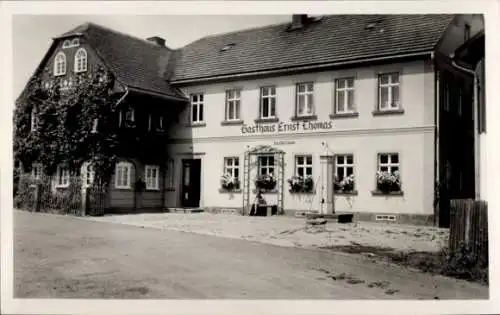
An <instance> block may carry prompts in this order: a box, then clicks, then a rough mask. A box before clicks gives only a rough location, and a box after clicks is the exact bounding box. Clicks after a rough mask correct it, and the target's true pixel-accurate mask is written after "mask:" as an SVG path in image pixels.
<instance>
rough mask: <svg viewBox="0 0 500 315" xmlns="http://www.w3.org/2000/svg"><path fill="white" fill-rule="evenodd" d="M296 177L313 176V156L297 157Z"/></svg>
mask: <svg viewBox="0 0 500 315" xmlns="http://www.w3.org/2000/svg"><path fill="white" fill-rule="evenodd" d="M295 175H296V176H300V177H306V176H312V155H297V156H296V157H295Z"/></svg>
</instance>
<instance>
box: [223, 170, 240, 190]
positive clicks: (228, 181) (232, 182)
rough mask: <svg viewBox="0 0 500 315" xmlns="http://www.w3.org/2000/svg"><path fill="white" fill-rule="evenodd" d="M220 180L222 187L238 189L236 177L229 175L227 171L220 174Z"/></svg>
mask: <svg viewBox="0 0 500 315" xmlns="http://www.w3.org/2000/svg"><path fill="white" fill-rule="evenodd" d="M220 182H221V186H222V188H223V189H226V190H233V189H238V188H239V186H240V182H239V180H238V178H235V177H233V176H231V174H229V173H226V174H224V175H222V178H221V180H220Z"/></svg>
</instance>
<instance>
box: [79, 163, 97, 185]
mask: <svg viewBox="0 0 500 315" xmlns="http://www.w3.org/2000/svg"><path fill="white" fill-rule="evenodd" d="M81 173H82V182H83V186H84V187H89V186H90V185H92V183H93V182H94V177H95V171H94V168H93V167H92V164H90V163H89V162H85V163H83V166H82V170H81Z"/></svg>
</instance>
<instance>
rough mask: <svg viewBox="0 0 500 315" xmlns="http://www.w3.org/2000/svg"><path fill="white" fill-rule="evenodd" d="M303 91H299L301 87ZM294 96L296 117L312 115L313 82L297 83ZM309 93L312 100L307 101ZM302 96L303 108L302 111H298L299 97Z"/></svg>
mask: <svg viewBox="0 0 500 315" xmlns="http://www.w3.org/2000/svg"><path fill="white" fill-rule="evenodd" d="M302 87H303V89H304V91H301V89H302ZM296 89H297V92H296V98H295V113H296V116H297V117H304V116H312V115H314V112H315V111H314V83H313V82H303V83H297V86H296ZM309 95H311V99H312V101H311V102H309V97H308V96H309ZM301 98H304V108H303V110H302V112H301V111H300V99H301Z"/></svg>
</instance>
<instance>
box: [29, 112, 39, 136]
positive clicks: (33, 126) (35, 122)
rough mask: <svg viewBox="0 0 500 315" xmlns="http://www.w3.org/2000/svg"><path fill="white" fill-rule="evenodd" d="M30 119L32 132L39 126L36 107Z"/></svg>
mask: <svg viewBox="0 0 500 315" xmlns="http://www.w3.org/2000/svg"><path fill="white" fill-rule="evenodd" d="M30 118H31V131H35V130H36V128H37V125H38V117H37V110H36V108H35V107H34V108H33V109H32V110H31V115H30Z"/></svg>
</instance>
